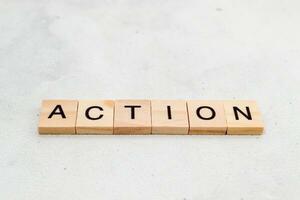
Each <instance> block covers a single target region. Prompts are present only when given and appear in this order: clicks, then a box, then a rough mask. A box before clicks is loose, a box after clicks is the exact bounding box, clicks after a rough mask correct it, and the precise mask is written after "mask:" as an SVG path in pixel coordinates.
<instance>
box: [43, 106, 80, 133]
mask: <svg viewBox="0 0 300 200" xmlns="http://www.w3.org/2000/svg"><path fill="white" fill-rule="evenodd" d="M77 104H78V101H75V100H44V101H43V102H42V110H41V113H40V122H39V133H40V134H75V124H76V116H77Z"/></svg>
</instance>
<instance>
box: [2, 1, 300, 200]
mask: <svg viewBox="0 0 300 200" xmlns="http://www.w3.org/2000/svg"><path fill="white" fill-rule="evenodd" d="M299 10H300V2H299V1H298V0H288V1H284V0H281V1H280V0H265V1H259V0H242V1H234V0H228V1H221V0H219V1H217V0H214V1H204V0H203V1H200V0H170V1H167V0H151V1H147V0H122V1H121V0H120V1H117V0H113V1H108V0H107V1H104V0H102V1H101V0H94V1H79V0H77V1H67V0H60V1H46V0H36V1H34V0H28V1H27V0H26V1H25V0H24V1H21V0H20V1H13V0H0V199H1V200H14V199H18V200H19V199H22V200H44V199H49V200H53V199H55V200H60V199H61V200H67V199H72V200H73V199H74V200H81V199H82V200H88V199H115V200H123V199H125V200H135V199H136V200H140V199H150V200H153V199H155V200H169V199H170V200H200V199H220V200H225V199H228V200H235V199H238V200H248V199H249V200H256V199H259V200H260V199H263V200H265V199H267V200H269V199H275V200H277V199H278V200H279V199H280V200H281V199H288V200H296V199H299V198H300V190H299V188H300V125H299V124H300V119H299V112H300V106H299V105H300V104H299V101H300V95H299V92H300V78H299V74H300V68H299V67H300V39H299V37H300V28H299V27H300V25H299V24H300V12H299ZM47 98H74V99H77V98H79V99H106V98H113V99H118V98H149V99H150V98H158V99H177V98H181V99H255V100H257V101H258V103H259V105H260V108H261V111H262V113H263V118H264V121H265V126H266V131H265V134H264V135H263V136H261V137H256V136H254V137H251V136H244V137H243V136H236V137H235V136H123V137H121V136H39V135H38V133H37V122H38V115H39V108H40V102H41V100H42V99H47Z"/></svg>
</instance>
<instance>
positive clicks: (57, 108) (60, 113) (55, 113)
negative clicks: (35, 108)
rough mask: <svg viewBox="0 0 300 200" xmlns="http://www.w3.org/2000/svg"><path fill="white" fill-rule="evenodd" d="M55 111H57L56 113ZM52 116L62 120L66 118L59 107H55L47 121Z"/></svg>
mask: <svg viewBox="0 0 300 200" xmlns="http://www.w3.org/2000/svg"><path fill="white" fill-rule="evenodd" d="M56 110H58V112H56ZM53 115H61V117H62V118H64V119H65V118H66V115H65V113H64V111H63V109H62V107H61V105H56V106H55V108H54V110H53V111H52V112H51V114H50V115H49V117H48V119H50V118H52V116H53Z"/></svg>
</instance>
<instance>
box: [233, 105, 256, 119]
mask: <svg viewBox="0 0 300 200" xmlns="http://www.w3.org/2000/svg"><path fill="white" fill-rule="evenodd" d="M246 110H247V114H245V113H244V112H243V111H241V110H240V109H239V108H238V107H236V106H234V107H233V112H234V116H235V119H236V120H239V119H240V118H239V116H238V112H239V113H241V114H242V115H244V117H246V118H247V119H249V120H252V116H251V113H250V109H249V107H248V106H246Z"/></svg>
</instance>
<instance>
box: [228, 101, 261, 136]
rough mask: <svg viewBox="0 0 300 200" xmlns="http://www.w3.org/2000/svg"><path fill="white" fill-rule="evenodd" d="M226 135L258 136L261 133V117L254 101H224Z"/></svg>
mask: <svg viewBox="0 0 300 200" xmlns="http://www.w3.org/2000/svg"><path fill="white" fill-rule="evenodd" d="M224 108H225V114H226V119H227V126H228V128H227V134H229V135H247V134H248V135H258V134H262V133H263V129H264V126H263V122H262V116H261V114H260V112H259V109H258V106H257V104H256V102H255V101H224Z"/></svg>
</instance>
